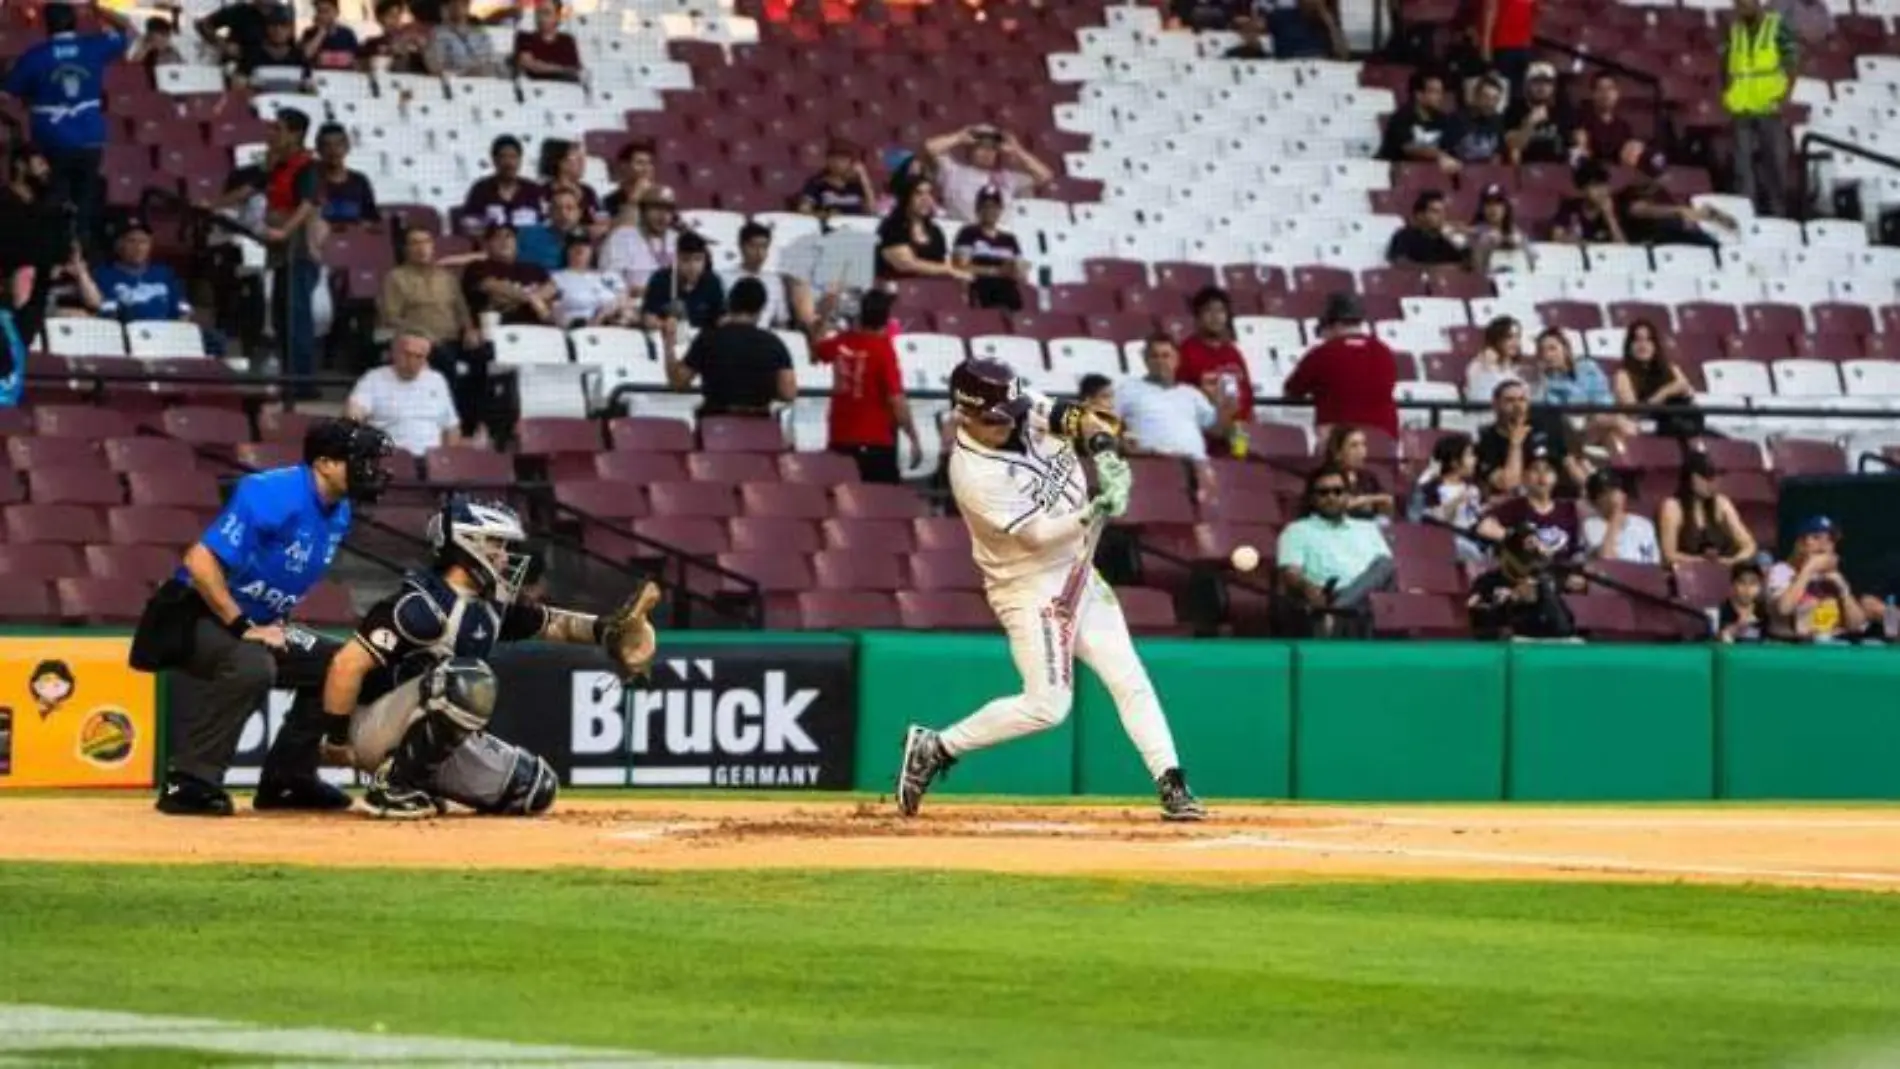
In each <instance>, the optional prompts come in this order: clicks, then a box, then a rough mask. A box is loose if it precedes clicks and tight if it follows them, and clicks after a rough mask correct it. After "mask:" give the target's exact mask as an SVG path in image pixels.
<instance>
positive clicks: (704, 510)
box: [647, 482, 739, 520]
mask: <svg viewBox="0 0 1900 1069" xmlns="http://www.w3.org/2000/svg"><path fill="white" fill-rule="evenodd" d="M647 501H648V503H649V504H651V505H652V506H653V515H655V516H684V517H696V518H701V519H714V520H725V519H730V518H732V517H734V516H737V515H738V514H739V500H738V496H737V495H736V494H734V493H733V488H732V484H731V483H703V482H667V483H652V484H649V485H648V486H647Z"/></svg>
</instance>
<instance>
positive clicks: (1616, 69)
mask: <svg viewBox="0 0 1900 1069" xmlns="http://www.w3.org/2000/svg"><path fill="white" fill-rule="evenodd" d="M1531 42H1532V43H1533V44H1535V45H1536V46H1537V47H1539V48H1542V49H1547V50H1549V51H1552V52H1561V53H1563V54H1564V55H1566V56H1569V57H1570V58H1572V59H1575V60H1580V61H1582V62H1584V63H1588V64H1591V65H1594V66H1597V67H1601V68H1603V69H1604V70H1606V71H1609V72H1611V73H1613V74H1616V75H1619V76H1621V77H1624V78H1628V79H1630V80H1631V81H1633V82H1639V83H1641V84H1643V85H1646V86H1648V87H1649V89H1650V93H1651V99H1650V105H1649V108H1650V113H1651V115H1652V116H1653V117H1654V119H1655V122H1656V134H1657V136H1659V137H1660V136H1662V135H1663V134H1665V133H1669V134H1671V135H1673V133H1674V131H1673V130H1672V129H1671V127H1670V125H1669V105H1668V104H1667V103H1666V102H1664V100H1663V80H1662V78H1661V77H1660V76H1658V75H1655V74H1651V73H1650V72H1648V71H1646V70H1642V69H1640V68H1637V67H1632V66H1630V65H1629V64H1627V63H1623V62H1620V61H1618V60H1614V59H1610V58H1608V57H1605V56H1600V55H1598V54H1596V53H1595V52H1591V51H1589V50H1587V49H1582V48H1578V47H1576V46H1575V45H1571V44H1566V43H1564V42H1563V41H1559V40H1557V39H1556V38H1554V37H1545V36H1544V35H1542V34H1537V35H1534V36H1532V38H1531Z"/></svg>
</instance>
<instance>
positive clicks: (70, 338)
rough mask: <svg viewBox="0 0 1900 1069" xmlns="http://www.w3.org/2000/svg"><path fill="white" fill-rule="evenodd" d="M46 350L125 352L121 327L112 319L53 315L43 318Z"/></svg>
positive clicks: (56, 352)
mask: <svg viewBox="0 0 1900 1069" xmlns="http://www.w3.org/2000/svg"><path fill="white" fill-rule="evenodd" d="M46 338H47V342H48V345H47V351H48V352H50V353H51V354H52V355H54V356H125V355H127V354H126V347H125V329H124V328H123V327H121V326H120V325H119V322H118V320H115V319H73V318H67V317H63V316H62V317H55V318H53V319H49V320H47V321H46Z"/></svg>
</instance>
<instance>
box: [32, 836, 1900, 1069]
mask: <svg viewBox="0 0 1900 1069" xmlns="http://www.w3.org/2000/svg"><path fill="white" fill-rule="evenodd" d="M0 1003H38V1004H44V1005H50V1006H61V1007H87V1008H99V1009H112V1010H129V1011H139V1012H143V1013H163V1014H181V1015H197V1016H207V1017H218V1018H225V1019H232V1020H242V1021H251V1022H258V1023H263V1024H271V1025H282V1026H323V1027H331V1028H339V1029H349V1030H353V1031H362V1032H371V1031H373V1030H377V1029H379V1028H382V1029H387V1030H388V1031H390V1032H392V1033H424V1034H437V1035H444V1036H456V1037H464V1038H482V1039H501V1040H511V1041H518V1042H540V1043H557V1044H578V1045H598V1046H603V1047H613V1048H631V1049H640V1050H648V1051H662V1052H667V1053H677V1054H681V1055H697V1056H711V1055H728V1056H735V1057H737V1056H749V1057H758V1058H803V1059H814V1060H836V1061H847V1062H866V1063H877V1064H884V1065H944V1066H985V1067H988V1066H1108V1065H1144V1066H1156V1065H1159V1066H1187V1065H1206V1066H1253V1065H1276V1066H1321V1067H1327V1066H1341V1067H1345V1066H1351V1067H1360V1066H1363V1067H1374V1069H1376V1067H1386V1066H1431V1067H1435V1069H1454V1067H1473V1069H1476V1067H1487V1069H1488V1067H1504V1066H1549V1067H1584V1066H1592V1067H1597V1066H1600V1067H1604V1069H1612V1067H1614V1069H1632V1067H1639V1066H1657V1067H1662V1066H1667V1067H1686V1066H1711V1067H1715V1066H1721V1067H1734V1066H1770V1065H1789V1064H1793V1059H1794V1058H1795V1057H1797V1056H1798V1055H1804V1054H1808V1053H1811V1052H1813V1051H1814V1050H1816V1049H1818V1048H1823V1047H1826V1046H1828V1045H1830V1044H1833V1043H1837V1042H1840V1041H1844V1040H1869V1041H1878V1040H1900V896H1886V895H1867V894H1851V893H1828V892H1818V891H1765V890H1747V889H1714V888H1702V887H1654V886H1633V885H1544V884H1522V883H1428V882H1406V883H1401V882H1386V883H1319V884H1288V885H1277V886H1275V885H1269V886H1259V887H1251V888H1228V887H1213V886H1199V885H1192V886H1170V885H1162V884H1154V883H1136V882H1110V881H1089V880H1048V879H1023V878H1010V877H1002V876H992V875H926V874H920V873H902V872H892V873H831V874H792V875H787V874H765V873H758V874H752V873H725V874H691V875H650V874H638V873H626V872H611V873H609V872H592V871H555V872H544V873H535V874H520V873H512V874H511V873H470V874H458V873H442V872H435V873H425V872H413V871H405V872H401V873H381V872H375V871H360V870H359V871H339V870H326V869H302V868H284V867H270V868H264V867H257V868H239V867H229V868H222V867H221V868H209V867H192V866H180V867H166V868H131V867H84V866H70V865H40V864H8V865H0ZM59 1061H60V1064H66V1065H88V1066H113V1067H117V1066H134V1065H138V1066H143V1065H164V1066H174V1065H199V1064H218V1063H220V1062H228V1061H231V1059H229V1058H227V1057H224V1056H213V1055H202V1056H201V1055H196V1054H191V1053H181V1052H175V1051H161V1050H148V1049H141V1048H139V1047H138V1046H136V1045H133V1046H132V1047H130V1048H124V1049H106V1050H94V1051H91V1052H83V1053H79V1054H69V1055H61V1056H60V1059H59ZM7 1064H13V1063H7ZM250 1064H257V1062H256V1060H255V1059H252V1060H251V1062H250Z"/></svg>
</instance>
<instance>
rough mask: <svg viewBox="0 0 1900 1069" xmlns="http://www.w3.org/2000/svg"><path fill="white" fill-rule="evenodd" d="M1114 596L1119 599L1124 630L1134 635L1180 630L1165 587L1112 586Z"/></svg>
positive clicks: (1179, 632) (1178, 621)
mask: <svg viewBox="0 0 1900 1069" xmlns="http://www.w3.org/2000/svg"><path fill="white" fill-rule="evenodd" d="M1115 600H1116V601H1119V602H1120V603H1121V608H1122V616H1123V618H1125V619H1126V620H1127V621H1128V630H1129V631H1131V632H1133V633H1134V634H1137V635H1174V634H1181V633H1182V628H1181V620H1180V617H1178V616H1176V615H1175V612H1174V598H1173V597H1171V596H1169V594H1168V592H1167V591H1165V590H1156V589H1155V588H1153V587H1147V586H1122V587H1116V588H1115Z"/></svg>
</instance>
